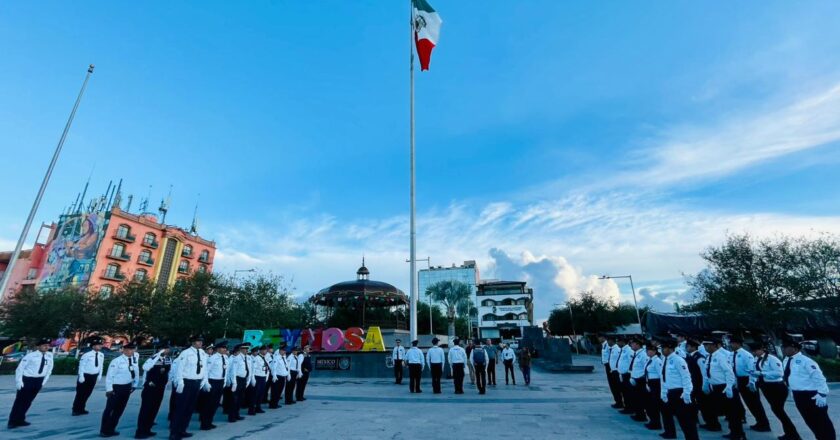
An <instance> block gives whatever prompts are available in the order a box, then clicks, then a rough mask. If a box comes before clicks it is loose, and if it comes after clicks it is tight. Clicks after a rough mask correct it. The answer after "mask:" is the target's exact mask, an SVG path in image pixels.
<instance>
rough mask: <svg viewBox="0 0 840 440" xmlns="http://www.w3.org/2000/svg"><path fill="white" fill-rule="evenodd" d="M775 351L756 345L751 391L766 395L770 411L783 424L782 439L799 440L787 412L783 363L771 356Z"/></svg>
mask: <svg viewBox="0 0 840 440" xmlns="http://www.w3.org/2000/svg"><path fill="white" fill-rule="evenodd" d="M774 349H775V347H774V346H773V345H772V344H769V343H768V344H766V345H765V344H756V345H755V348H754V349H753V355H754V356H755V367H754V368H753V369H752V374H751V376H750V383H749V389H750V390H751V391H758V390H761V392H762V393H764V397H765V398H766V399H767V403H769V404H770V410H771V411H773V414H774V415H775V416H776V418H778V419H779V421H780V422H781V423H782V429H783V430H784V432H785V435H783V436H782V437H780V438H783V439H784V440H787V439H798V438H799V432H797V430H796V426H794V425H793V422H792V421H791V420H790V417H789V416H788V415H787V412H786V411H785V401H786V400H787V396H788V388H787V385H785V382H784V367H783V366H782V361H781V360H779V358H777V357H776V356H774V355H772V354H770V351H772V350H774Z"/></svg>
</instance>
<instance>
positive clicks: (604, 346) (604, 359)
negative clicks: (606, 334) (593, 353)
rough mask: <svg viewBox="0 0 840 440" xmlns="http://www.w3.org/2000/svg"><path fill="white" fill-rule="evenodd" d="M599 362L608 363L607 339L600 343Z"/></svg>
mask: <svg viewBox="0 0 840 440" xmlns="http://www.w3.org/2000/svg"><path fill="white" fill-rule="evenodd" d="M601 363H602V364H608V363H610V344H609V343H608V342H607V341H604V343H603V344H601Z"/></svg>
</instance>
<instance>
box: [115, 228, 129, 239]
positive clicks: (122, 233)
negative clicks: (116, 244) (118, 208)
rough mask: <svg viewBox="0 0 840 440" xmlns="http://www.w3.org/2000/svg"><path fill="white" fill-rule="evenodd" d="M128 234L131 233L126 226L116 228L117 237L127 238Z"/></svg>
mask: <svg viewBox="0 0 840 440" xmlns="http://www.w3.org/2000/svg"><path fill="white" fill-rule="evenodd" d="M129 232H131V228H130V227H129V226H128V225H120V226H119V227H118V228H117V237H119V238H128V233H129Z"/></svg>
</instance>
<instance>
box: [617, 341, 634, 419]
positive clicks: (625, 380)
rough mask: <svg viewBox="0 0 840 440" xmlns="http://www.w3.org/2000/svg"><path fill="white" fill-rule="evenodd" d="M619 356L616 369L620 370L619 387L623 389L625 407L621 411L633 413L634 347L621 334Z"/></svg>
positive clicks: (622, 395)
mask: <svg viewBox="0 0 840 440" xmlns="http://www.w3.org/2000/svg"><path fill="white" fill-rule="evenodd" d="M618 347H619V352H618V358H616V362H615V369H616V371H617V372H618V383H619V387H618V389H619V390H620V391H621V397H622V400H623V401H624V408H623V409H622V410H621V411H620V412H621V413H622V414H632V413H633V410H632V409H631V406H633V399H632V398H631V396H630V363H631V362H632V361H633V349H631V348H630V346H629V345H627V338H625V337H623V336H621V337H619V338H618Z"/></svg>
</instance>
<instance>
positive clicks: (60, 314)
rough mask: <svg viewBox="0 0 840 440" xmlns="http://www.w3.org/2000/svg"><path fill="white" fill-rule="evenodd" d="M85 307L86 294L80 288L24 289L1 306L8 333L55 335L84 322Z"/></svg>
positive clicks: (78, 326) (68, 332) (34, 336)
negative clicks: (38, 290) (39, 290)
mask: <svg viewBox="0 0 840 440" xmlns="http://www.w3.org/2000/svg"><path fill="white" fill-rule="evenodd" d="M84 310H85V295H84V294H82V293H80V292H79V290H78V289H75V288H66V289H56V290H47V291H42V292H37V291H35V290H32V289H22V290H21V291H20V292H18V293H17V294H16V295H15V296H14V297H12V298H10V299H9V300H7V301H6V302H4V303H3V304H2V306H0V322H2V329H3V333H4V334H6V335H10V336H19V337H29V338H33V339H34V338H41V337H50V338H55V337H57V336H62V335H71V334H72V332H73V331H74V330H76V329H78V328H80V327H81V326H83V317H84Z"/></svg>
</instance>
